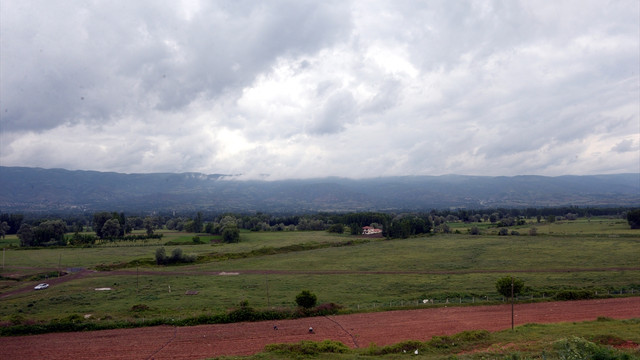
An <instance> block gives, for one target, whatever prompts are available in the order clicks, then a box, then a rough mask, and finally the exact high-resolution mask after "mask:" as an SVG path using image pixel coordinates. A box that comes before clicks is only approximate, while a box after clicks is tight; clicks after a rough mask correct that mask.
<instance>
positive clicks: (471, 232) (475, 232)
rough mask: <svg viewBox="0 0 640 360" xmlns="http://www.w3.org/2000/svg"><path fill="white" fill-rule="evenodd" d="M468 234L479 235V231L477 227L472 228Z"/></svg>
mask: <svg viewBox="0 0 640 360" xmlns="http://www.w3.org/2000/svg"><path fill="white" fill-rule="evenodd" d="M469 234H471V235H480V229H478V227H477V226H472V227H471V229H469Z"/></svg>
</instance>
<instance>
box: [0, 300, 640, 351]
mask: <svg viewBox="0 0 640 360" xmlns="http://www.w3.org/2000/svg"><path fill="white" fill-rule="evenodd" d="M515 315H516V316H515V323H516V326H518V325H523V324H527V323H551V322H564V321H587V320H595V319H596V318H597V317H599V316H606V317H611V318H616V319H628V318H640V297H630V298H619V299H604V300H585V301H567V302H550V303H537V304H518V305H516V306H515ZM274 326H277V330H276V329H274ZM310 326H311V327H313V329H314V332H313V333H309V331H308V329H309V327H310ZM510 327H511V306H510V305H499V306H473V307H446V308H431V309H420V310H405V311H389V312H381V313H367V314H354V315H340V316H329V317H316V318H307V319H298V320H285V321H264V322H255V323H237V324H224V325H201V326H191V327H171V326H157V327H149V328H139V329H123V330H120V329H119V330H103V331H92V332H81V333H57V334H45V335H33V336H16V337H2V338H0V358H2V359H61V360H62V359H65V360H66V359H206V358H210V357H214V356H221V355H250V354H254V353H257V352H260V351H262V350H263V349H264V346H265V345H267V344H273V343H283V342H287V343H291V342H298V341H300V340H315V341H321V340H324V339H332V340H337V341H341V342H343V343H344V344H346V345H348V346H350V347H352V348H357V347H366V346H369V344H371V343H376V344H378V345H389V344H394V343H397V342H400V341H403V340H420V341H425V340H428V339H430V338H431V337H432V336H434V335H450V334H454V333H458V332H460V331H464V330H476V329H486V330H490V331H496V330H502V329H508V328H510Z"/></svg>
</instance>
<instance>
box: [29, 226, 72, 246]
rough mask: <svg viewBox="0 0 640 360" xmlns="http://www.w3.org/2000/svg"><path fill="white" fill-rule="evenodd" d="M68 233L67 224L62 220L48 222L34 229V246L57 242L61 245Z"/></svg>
mask: <svg viewBox="0 0 640 360" xmlns="http://www.w3.org/2000/svg"><path fill="white" fill-rule="evenodd" d="M66 232H67V224H66V223H65V222H64V221H62V220H47V221H44V222H42V223H40V225H38V226H36V227H35V228H34V229H33V234H34V242H35V244H34V245H40V244H45V243H52V242H57V243H59V244H61V245H66V244H63V241H64V234H65V233H66Z"/></svg>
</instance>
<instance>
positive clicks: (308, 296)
mask: <svg viewBox="0 0 640 360" xmlns="http://www.w3.org/2000/svg"><path fill="white" fill-rule="evenodd" d="M317 301H318V298H317V297H316V295H315V294H314V293H312V292H310V291H309V290H302V292H300V294H298V295H297V296H296V304H298V306H300V307H303V308H305V309H310V308H312V307H314V306H316V302H317Z"/></svg>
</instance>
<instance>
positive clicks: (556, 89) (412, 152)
mask: <svg viewBox="0 0 640 360" xmlns="http://www.w3.org/2000/svg"><path fill="white" fill-rule="evenodd" d="M0 10H1V11H0V16H1V17H2V19H1V20H2V21H0V27H1V31H2V34H3V37H2V40H1V42H0V46H1V51H0V64H1V65H2V66H0V76H1V78H2V82H0V105H1V107H2V109H1V110H0V117H1V128H0V164H2V165H15V166H41V167H65V168H70V169H93V170H105V171H123V172H156V171H163V172H182V171H200V172H205V173H233V174H239V173H242V174H244V176H245V177H251V176H254V175H255V176H262V174H270V178H287V177H314V176H326V175H337V176H348V177H374V176H384V175H418V174H432V175H437V174H445V173H462V174H477V175H517V174H540V175H562V174H567V173H572V174H593V173H610V172H638V171H640V168H639V166H640V165H639V164H640V154H639V153H638V151H637V149H638V139H639V138H640V129H639V128H638V123H640V106H639V101H638V99H639V98H640V90H639V88H638V82H639V81H640V80H639V79H640V75H639V71H638V65H637V64H638V63H639V62H640V56H639V54H640V38H639V36H640V35H639V34H638V31H637V29H638V27H639V26H640V20H638V19H639V18H640V8H638V6H637V3H635V2H633V1H620V2H612V3H608V4H607V5H606V6H603V4H602V3H600V2H597V1H586V2H584V1H569V0H567V1H560V2H554V3H553V4H543V3H530V2H526V1H522V2H520V1H509V2H498V1H488V2H472V3H467V2H450V1H432V2H428V3H424V4H422V3H421V4H418V3H415V2H409V1H393V2H392V1H368V2H358V1H353V2H352V1H323V2H316V1H286V0H281V1H270V2H266V3H255V2H249V1H217V2H208V1H197V0H184V1H175V2H164V3H159V2H156V1H146V0H145V1H135V2H126V1H111V2H98V3H82V4H79V3H73V2H66V1H62V0H54V1H48V2H38V1H20V2H7V1H5V2H0Z"/></svg>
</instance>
